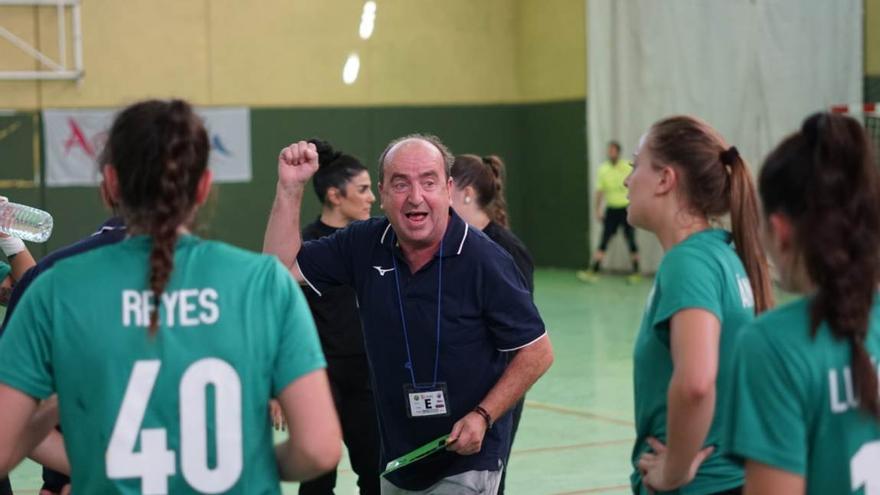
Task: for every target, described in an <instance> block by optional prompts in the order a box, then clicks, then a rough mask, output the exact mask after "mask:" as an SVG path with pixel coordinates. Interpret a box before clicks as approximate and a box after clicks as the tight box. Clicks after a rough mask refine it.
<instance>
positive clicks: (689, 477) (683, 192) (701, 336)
mask: <svg viewBox="0 0 880 495" xmlns="http://www.w3.org/2000/svg"><path fill="white" fill-rule="evenodd" d="M634 165H635V166H634V169H633V173H632V174H631V175H630V176H629V178H627V187H628V188H629V200H630V205H629V210H628V220H629V222H630V223H631V224H633V225H635V226H637V227H640V228H643V229H646V230H648V231H651V232H653V233H654V234H655V235H656V236H657V239H658V240H659V241H660V244H661V245H662V246H663V249H664V251H665V255H664V256H663V259H662V261H661V263H660V267H659V269H658V272H657V276H656V279H655V282H654V288H653V290H652V291H651V295H650V296H649V299H648V303H647V307H646V308H645V313H644V316H643V318H642V325H641V329H640V331H639V334H638V336H637V337H636V343H635V351H634V386H635V416H636V433H637V438H636V444H635V446H634V448H633V453H632V463H633V467H634V472H633V475H632V478H631V480H632V485H633V490H634V491H635V492H637V493H639V492H640V493H647V492H648V491H649V490H653V491H657V492H674V493H682V494H714V493H737V492H738V490H739V489H740V487H741V486H742V483H743V472H742V468H741V467H740V466H739V465H738V464H737V463H736V462H735V461H734V460H733V459H731V458H729V457H726V456H724V455H723V454H722V453H721V452H719V451H718V450H717V449H715V448H714V446H715V445H717V444H718V442H719V433H720V431H721V426H722V425H723V424H724V422H725V421H726V417H725V414H726V409H725V408H724V407H723V406H724V405H725V402H724V401H725V395H724V392H725V391H726V390H727V388H728V387H729V383H730V376H731V375H730V369H731V364H732V362H731V359H730V354H731V353H730V350H731V349H733V344H734V342H735V341H734V337H735V336H736V334H737V332H738V331H739V329H740V328H741V327H742V326H743V325H744V324H745V323H747V322H749V321H751V320H752V318H754V315H755V313H756V312H760V311H763V310H765V309H767V307H768V306H769V305H770V304H771V291H770V285H769V276H768V270H767V263H766V259H765V257H764V255H763V252H762V251H761V249H760V245H759V240H758V233H759V232H758V211H757V195H756V193H755V188H754V185H753V183H752V179H751V175H750V173H749V170H748V168H747V166H746V164H745V162H744V161H743V159H742V158H741V157H740V156H739V153H738V152H737V151H736V148H733V147H731V146H730V145H728V144H727V143H726V142H725V141H724V139H723V138H722V137H721V136H720V135H719V134H718V132H717V131H715V130H714V129H712V127H711V126H709V125H708V124H707V123H705V122H703V121H701V120H699V119H696V118H693V117H687V116H679V117H670V118H667V119H664V120H661V121H660V122H657V123H656V124H654V125H653V126H652V127H651V128H650V130H649V131H648V133H647V135H646V136H645V137H644V138H643V139H642V143H640V146H639V149H638V151H637V154H636V160H635V164H634ZM728 212H729V213H730V215H731V225H732V233H731V232H728V231H726V230H722V229H716V228H712V223H713V220H715V219H718V217H720V216H722V215H724V214H726V213H728Z"/></svg>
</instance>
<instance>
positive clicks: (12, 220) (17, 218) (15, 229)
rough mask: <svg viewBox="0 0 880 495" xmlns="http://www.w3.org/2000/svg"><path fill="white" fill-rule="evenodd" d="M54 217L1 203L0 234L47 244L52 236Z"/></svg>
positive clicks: (25, 207) (34, 210)
mask: <svg viewBox="0 0 880 495" xmlns="http://www.w3.org/2000/svg"><path fill="white" fill-rule="evenodd" d="M53 225H54V223H53V221H52V215H50V214H49V213H47V212H45V211H43V210H38V209H36V208H32V207H30V206H26V205H20V204H18V203H9V202H6V201H4V202H0V232H3V233H4V234H9V235H11V236H13V237H18V238H19V239H24V240H25V241H30V242H46V240H47V239H49V236H50V235H52V227H53Z"/></svg>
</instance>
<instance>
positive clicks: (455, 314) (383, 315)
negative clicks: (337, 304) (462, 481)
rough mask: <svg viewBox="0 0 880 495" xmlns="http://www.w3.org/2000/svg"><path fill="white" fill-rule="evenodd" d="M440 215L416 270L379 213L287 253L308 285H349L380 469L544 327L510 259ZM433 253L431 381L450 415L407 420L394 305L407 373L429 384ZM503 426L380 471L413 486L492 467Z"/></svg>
mask: <svg viewBox="0 0 880 495" xmlns="http://www.w3.org/2000/svg"><path fill="white" fill-rule="evenodd" d="M449 214H450V218H449V225H448V226H447V229H446V233H445V234H444V237H443V248H442V250H441V251H440V252H438V253H437V254H436V255H435V256H434V258H433V259H432V260H431V261H430V262H428V264H426V265H425V266H424V267H422V268H421V269H420V270H419V271H417V272H416V273H410V270H409V265H407V263H406V259H405V257H404V255H403V253H402V252H401V250H400V248H399V247H398V245H397V237H396V235H395V233H394V229H392V228H391V224H390V223H389V221H388V219H387V218H372V219H369V220H365V221H362V222H355V223H352V224H351V225H349V226H348V227H346V228H344V229H342V230H339V231H337V232H336V233H335V234H333V235H331V236H328V237H324V238H321V239H318V240H315V241H311V242H306V243H305V244H303V246H302V249H301V250H300V253H299V256H298V257H297V263H298V265H299V268H300V271H301V272H302V274H303V277H304V278H305V280H306V284H307V285H308V286H309V287H311V289H312V290H314V291H315V292H316V293H318V294H320V293H321V292H322V291H324V290H326V289H327V288H329V287H333V286H337V285H348V286H351V287H353V288H354V289H355V291H356V292H357V295H358V301H359V304H360V313H361V319H362V321H363V329H364V339H365V343H366V349H367V356H368V358H369V361H370V368H371V371H372V380H373V388H374V391H375V395H376V405H377V408H378V412H379V430H380V436H381V439H382V456H381V458H382V467H383V468H384V466H385V464H386V463H387V462H388V461H390V460H392V459H395V458H397V457H399V456H401V455H403V454H405V453H407V452H409V451H411V450H413V449H415V448H416V447H419V446H420V445H422V444H424V443H427V442H429V441H431V440H433V439H435V438H437V437H439V436H441V435H445V434H448V433H449V432H451V431H452V426H453V424H454V423H455V422H456V421H458V420H459V419H461V418H462V417H464V416H465V415H466V414H468V413H469V412H470V411H471V410H472V409H473V408H474V407H475V406H477V405H478V404H479V403H480V401H481V400H482V399H483V398H484V397H485V396H486V394H488V392H489V390H490V389H491V388H492V387H493V386H494V385H495V384H496V383H497V382H498V379H499V378H500V377H501V375H502V373H503V372H504V369H505V367H506V366H507V362H508V361H507V358H506V356H505V354H504V353H505V352H509V351H514V350H516V349H519V348H522V347H525V346H527V345H529V344H531V343H533V342H535V341H536V340H538V339H539V338H541V337H542V336H543V335H544V333H545V331H544V323H543V321H541V317H540V315H539V314H538V310H537V308H536V307H535V305H534V303H533V302H532V297H531V294H530V293H529V290H528V288H527V284H526V281H525V279H524V278H523V275H522V273H521V272H520V270H519V269H518V268H517V267H516V264H515V263H514V261H513V258H511V257H510V255H509V254H508V253H507V252H505V251H504V250H503V249H502V248H501V247H499V246H498V245H497V244H495V243H494V242H492V241H491V240H490V239H489V238H488V237H486V235H484V234H483V233H482V232H480V231H478V230H476V229H474V228H472V227H469V226H468V225H467V224H466V223H464V221H462V220H461V218H459V217H458V216H457V215H456V214H455V213H454V212H453V211H452V210H451V209H450V213H449ZM441 256H442V266H443V269H442V294H441V296H440V297H441V298H442V306H441V314H440V320H441V321H440V339H439V361H438V362H437V380H438V381H439V382H442V383H445V384H446V387H447V391H448V397H447V398H448V405H447V407H448V410H449V413H450V414H449V416H447V417H427V418H409V417H408V415H407V397H406V395H405V390H404V387H405V386H407V385H410V386H411V385H412V378H411V375H410V369H409V367H408V363H409V362H410V360H409V359H408V358H407V346H406V340H405V339H404V331H403V325H402V322H401V306H402V307H403V313H404V315H405V318H406V327H407V335H408V340H409V351H410V355H411V356H412V361H411V363H412V370H413V374H414V375H415V379H416V382H417V383H418V384H420V385H422V384H425V383H428V384H430V383H431V382H432V381H433V379H434V365H435V353H436V351H437V302H438V282H439V281H440V280H439V277H440V275H441V272H440V265H441V263H440V261H441V260H440V257H441ZM392 257H394V258H396V260H394V259H393V258H392ZM394 261H396V266H397V269H396V270H395V269H394V266H395V263H394ZM396 279H397V280H399V285H400V294H399V296H400V297H399V298H398V290H397V282H396ZM510 429H511V417H510V414H509V413H508V414H505V415H504V416H503V417H501V418H498V419H497V420H496V422H495V426H494V427H493V428H492V429H491V430H489V431H488V432H487V433H486V437H485V438H484V440H483V446H482V450H481V451H480V453H478V454H475V455H472V456H460V455H458V454H454V453H451V452H441V453H439V454H435V455H433V456H431V457H429V458H427V459H424V460H422V461H419V462H417V463H415V464H411V465H410V466H408V467H406V468H403V469H401V470H398V471H395V472H394V473H391V474H390V475H389V476H388V479H389V481H391V482H393V483H394V484H395V485H397V486H399V487H400V488H404V489H408V490H422V489H425V488H427V487H429V486H431V485H433V484H434V483H436V482H437V481H439V480H440V479H442V478H445V477H448V476H452V475H455V474H458V473H462V472H465V471H471V470H490V471H497V470H498V468H499V460H500V459H504V458H505V457H506V456H507V449H508V446H509V443H510V442H509V440H510Z"/></svg>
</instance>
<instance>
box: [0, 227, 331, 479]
mask: <svg viewBox="0 0 880 495" xmlns="http://www.w3.org/2000/svg"><path fill="white" fill-rule="evenodd" d="M151 242H152V241H151V240H150V238H148V237H145V236H140V237H133V238H130V239H127V240H125V241H123V242H120V243H118V244H114V245H110V246H106V247H103V248H99V249H96V250H93V251H89V252H87V253H84V254H80V255H78V256H75V257H72V258H68V259H65V260H63V261H60V262H58V263H57V264H56V265H55V266H54V267H53V268H51V269H50V270H48V271H47V272H45V273H44V274H42V275H41V276H40V277H39V278H37V280H36V281H35V282H34V284H33V285H32V286H31V287H30V288H29V289H28V291H27V292H26V293H25V295H24V298H23V299H22V301H21V304H20V305H19V307H18V309H17V310H16V311H15V313H14V315H13V317H12V319H11V321H10V322H9V325H8V328H7V330H6V333H5V335H4V336H3V338H2V339H0V362H2V363H3V366H2V367H0V382H2V383H5V384H7V385H9V386H11V387H13V388H16V389H18V390H20V391H22V392H24V393H26V394H28V395H30V396H33V397H36V398H40V399H42V398H45V397H47V396H49V395H50V394H52V393H53V392H57V393H58V398H59V407H60V412H61V425H62V427H63V430H64V438H65V442H66V448H67V454H68V457H69V459H70V463H71V470H72V480H73V489H74V492H75V493H125V494H134V493H153V494H163V493H175V494H177V493H182V494H188V493H240V494H253V493H256V494H278V493H280V487H279V479H278V471H277V467H276V463H275V457H274V451H273V448H272V431H271V425H270V422H269V419H268V402H269V399H270V398H271V397H273V396H277V395H278V394H279V393H280V392H281V391H282V390H283V389H284V388H285V387H286V386H287V385H288V384H290V383H291V382H293V381H294V380H296V379H297V378H298V377H300V376H302V375H304V374H306V373H309V372H311V371H313V370H316V369H319V368H321V367H323V366H324V364H325V363H324V357H323V355H322V353H321V347H320V344H319V342H318V337H317V333H316V331H315V327H314V323H313V321H312V318H311V315H310V313H309V308H308V305H307V303H306V301H305V298H304V297H303V295H302V293H301V291H300V289H299V287H298V286H297V285H296V284H295V282H294V281H293V279H292V278H291V276H290V274H289V273H288V272H287V270H285V269H284V268H283V267H282V266H281V264H280V263H279V262H278V261H277V259H275V258H272V257H269V256H263V255H257V254H254V253H249V252H246V251H243V250H239V249H236V248H233V247H231V246H228V245H225V244H222V243H218V242H210V241H203V240H200V239H198V238H196V237H193V236H184V237H182V238H181V239H180V240H179V242H178V244H177V247H176V249H175V253H174V270H173V272H172V275H171V279H170V281H169V283H168V285H167V288H166V289H165V292H164V293H163V295H162V297H161V301H159V306H160V313H159V315H160V316H159V322H160V328H159V330H158V332H157V333H156V334H155V335H153V336H151V335H150V333H149V331H148V327H149V324H150V313H151V310H152V308H153V305H154V304H155V303H156V301H154V300H153V298H152V293H151V292H150V291H149V290H147V289H146V288H147V287H148V286H149V284H148V269H149V263H148V257H149V251H150V246H151Z"/></svg>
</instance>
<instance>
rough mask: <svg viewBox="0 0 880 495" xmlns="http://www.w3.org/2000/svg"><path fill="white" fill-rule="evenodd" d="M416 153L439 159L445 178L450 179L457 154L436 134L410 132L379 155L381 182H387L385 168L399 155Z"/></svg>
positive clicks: (429, 158) (392, 142) (427, 157)
mask: <svg viewBox="0 0 880 495" xmlns="http://www.w3.org/2000/svg"><path fill="white" fill-rule="evenodd" d="M401 154H402V155H412V154H416V155H418V156H420V157H422V159H428V160H437V162H438V163H440V164H441V166H442V167H443V170H444V171H445V172H446V177H444V179H449V176H450V171H451V169H452V163H453V161H455V156H453V154H452V153H451V152H450V151H449V149H448V148H447V147H446V145H445V144H443V143H442V142H441V141H440V139H439V138H438V137H436V136H432V135H429V134H410V135H409V136H404V137H400V138H397V139H395V140H393V141H391V142H390V143H388V146H386V147H385V151H383V152H382V155H381V156H380V157H379V183H380V184H382V183H384V182H385V169H386V168H387V166H388V164H389V163H391V162H392V161H393V160H394V158H395V156H397V155H401Z"/></svg>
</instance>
